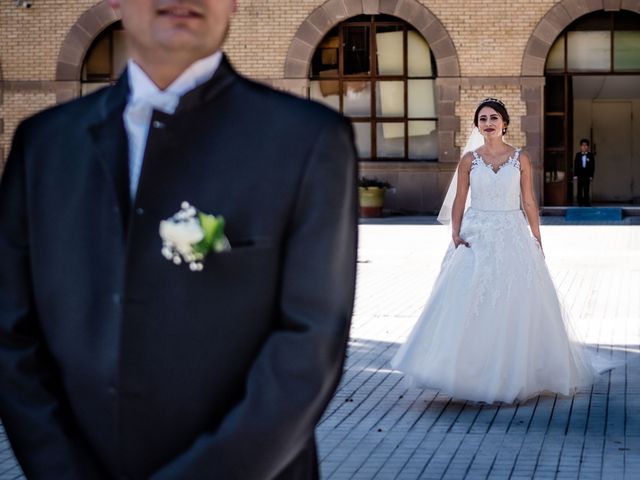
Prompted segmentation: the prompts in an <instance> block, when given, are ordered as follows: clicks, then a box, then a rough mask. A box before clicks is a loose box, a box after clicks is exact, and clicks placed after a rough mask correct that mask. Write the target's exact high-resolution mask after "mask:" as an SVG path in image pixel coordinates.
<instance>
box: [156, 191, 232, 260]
mask: <svg viewBox="0 0 640 480" xmlns="http://www.w3.org/2000/svg"><path fill="white" fill-rule="evenodd" d="M160 237H161V238H162V255H163V256H164V258H166V259H167V260H170V261H172V262H173V263H175V264H176V265H180V264H181V263H182V262H185V263H187V264H189V268H190V269H191V271H194V272H198V271H201V270H202V269H203V268H204V264H203V262H204V258H205V256H206V255H207V254H208V253H209V252H211V251H214V252H224V251H227V250H231V245H229V240H228V239H227V237H226V236H225V234H224V218H223V217H222V216H221V215H218V216H215V215H208V214H206V213H202V212H200V211H198V210H197V209H196V208H195V207H193V206H191V205H189V203H188V202H182V205H181V209H180V211H179V212H177V213H176V214H174V215H173V216H172V217H170V218H168V219H166V220H162V221H161V222H160Z"/></svg>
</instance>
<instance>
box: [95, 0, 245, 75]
mask: <svg viewBox="0 0 640 480" xmlns="http://www.w3.org/2000/svg"><path fill="white" fill-rule="evenodd" d="M107 1H108V3H109V5H111V7H112V8H114V9H115V10H119V11H120V13H121V15H122V23H123V25H124V28H125V32H126V34H127V40H128V47H129V55H130V56H131V58H133V60H135V61H136V62H137V63H138V64H140V65H141V66H142V67H143V69H145V66H146V65H149V64H152V65H157V64H159V63H163V62H170V63H171V64H175V65H176V66H178V65H179V66H181V67H184V68H186V66H189V65H190V64H192V63H193V62H195V61H196V60H199V59H201V58H204V57H206V56H208V55H211V54H213V53H215V52H216V51H217V50H219V49H220V47H221V46H222V43H223V42H224V39H225V37H226V35H227V31H228V29H229V21H230V19H231V16H232V15H233V13H235V11H236V0H107ZM147 73H149V72H147Z"/></svg>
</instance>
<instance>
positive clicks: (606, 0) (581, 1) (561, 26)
mask: <svg viewBox="0 0 640 480" xmlns="http://www.w3.org/2000/svg"><path fill="white" fill-rule="evenodd" d="M599 10H604V11H609V12H611V11H613V12H616V11H620V10H629V11H632V12H636V13H640V0H562V1H561V2H559V3H557V4H555V5H554V6H553V7H552V8H551V9H549V11H548V12H547V13H546V15H545V16H544V17H542V19H541V20H540V22H538V25H537V26H536V27H535V29H534V30H533V33H532V34H531V37H530V38H529V41H528V42H527V46H526V48H525V51H524V55H523V57H522V69H521V75H522V79H521V85H522V99H523V100H524V101H525V104H526V115H525V116H523V117H522V131H523V132H524V133H525V136H526V142H527V148H528V150H529V153H530V155H531V157H532V158H533V159H534V162H535V163H536V164H537V165H536V170H541V163H542V150H543V128H542V124H543V116H544V108H543V107H544V85H545V65H546V61H547V56H548V55H549V51H550V50H551V47H552V46H553V43H554V42H555V40H556V38H558V36H559V35H560V34H561V33H562V32H563V31H564V30H565V29H566V28H567V27H569V25H571V24H572V23H573V22H574V21H575V20H577V19H579V18H580V17H583V16H584V15H587V14H589V13H591V12H595V11H599ZM542 182H543V178H542V174H540V175H539V176H538V183H539V185H538V187H539V190H538V191H542V187H543V185H542Z"/></svg>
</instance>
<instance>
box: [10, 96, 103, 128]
mask: <svg viewBox="0 0 640 480" xmlns="http://www.w3.org/2000/svg"><path fill="white" fill-rule="evenodd" d="M112 88H114V87H105V88H101V89H100V90H97V91H96V92H93V93H90V94H89V95H86V96H82V97H77V98H74V99H73V100H69V101H67V102H64V103H61V104H58V105H54V106H50V107H47V108H45V109H43V110H41V111H39V112H37V113H35V114H33V115H31V116H30V117H27V118H26V119H24V120H23V121H22V128H26V129H33V128H35V129H41V128H62V129H64V128H66V127H67V126H68V125H69V124H72V125H76V126H77V125H82V124H85V123H86V122H89V121H90V119H92V118H95V117H96V114H97V112H98V111H99V110H100V109H101V108H103V107H104V105H105V102H106V98H107V95H108V94H109V92H110V91H111V89H112Z"/></svg>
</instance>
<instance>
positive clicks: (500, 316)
mask: <svg viewBox="0 0 640 480" xmlns="http://www.w3.org/2000/svg"><path fill="white" fill-rule="evenodd" d="M473 123H474V125H475V126H476V127H477V129H478V130H479V132H480V133H481V134H482V137H483V139H484V144H483V145H482V146H480V147H479V148H477V149H476V150H472V151H470V152H468V153H466V154H464V155H463V157H462V159H461V160H460V164H459V166H458V171H457V183H456V188H455V200H454V202H453V207H452V209H451V224H452V237H453V242H452V243H451V245H450V247H449V249H448V251H447V253H446V255H445V258H444V260H443V262H442V267H441V270H440V274H439V276H438V278H437V280H436V282H435V284H434V287H433V290H432V292H431V296H430V298H429V300H428V301H427V304H426V306H425V308H424V311H423V312H422V314H421V316H420V318H419V320H418V322H417V323H416V325H415V326H414V328H413V331H412V332H411V334H410V336H409V338H408V340H407V341H406V343H405V344H404V345H402V346H401V347H400V350H399V351H398V353H397V354H396V355H395V357H394V358H393V360H392V362H391V364H392V366H393V367H394V368H395V369H397V370H400V371H402V372H404V373H405V374H406V375H407V377H408V378H409V380H410V382H411V383H412V384H417V385H419V386H423V387H428V388H433V389H438V390H440V391H441V392H442V393H446V394H448V395H451V396H453V397H455V398H459V399H466V400H472V401H477V402H486V403H493V402H506V403H513V402H520V401H524V400H526V399H528V398H530V397H532V396H536V395H538V394H542V393H557V394H561V395H572V394H573V393H575V391H576V390H577V389H578V388H580V387H585V386H588V385H590V384H591V383H593V381H594V380H595V376H596V374H597V371H596V368H595V367H594V365H592V363H591V360H590V358H589V357H588V353H587V352H586V351H585V350H584V348H583V347H582V346H581V345H580V344H579V343H578V342H577V341H576V340H575V338H574V337H573V333H572V331H571V328H570V326H569V325H568V323H567V318H566V316H565V315H564V314H563V310H562V308H561V305H560V302H559V300H558V296H557V294H556V291H555V287H554V284H553V282H552V280H551V277H550V275H549V271H548V269H547V267H546V264H545V261H544V253H543V250H542V239H541V237H540V226H539V217H538V206H537V202H536V199H535V196H534V192H533V182H532V171H531V161H530V159H529V156H528V155H527V154H526V152H523V151H521V150H520V149H519V148H514V147H512V146H511V145H509V144H507V143H505V142H504V140H503V137H504V135H505V134H506V132H507V128H508V126H509V114H508V112H507V109H506V107H505V105H504V103H503V102H501V101H500V100H498V99H495V98H487V99H485V100H483V101H482V102H480V104H479V105H478V107H477V108H476V111H475V114H474V118H473ZM454 181H455V179H454ZM468 196H469V197H470V207H469V208H468V209H467V210H466V211H465V205H466V203H467V197H468ZM446 203H447V201H446V200H445V204H446ZM444 210H446V205H445V206H444V207H443V211H444ZM523 210H524V215H523ZM442 213H443V212H441V214H442ZM525 217H526V218H525ZM439 219H440V217H439ZM527 222H528V226H527Z"/></svg>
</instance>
